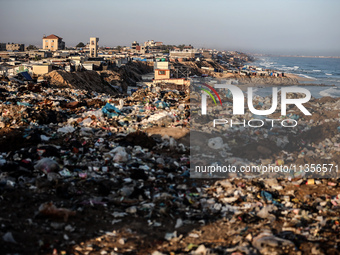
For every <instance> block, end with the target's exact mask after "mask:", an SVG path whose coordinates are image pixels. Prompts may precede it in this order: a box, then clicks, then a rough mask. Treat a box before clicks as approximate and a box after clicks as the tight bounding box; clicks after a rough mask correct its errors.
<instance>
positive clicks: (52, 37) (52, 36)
mask: <svg viewBox="0 0 340 255" xmlns="http://www.w3.org/2000/svg"><path fill="white" fill-rule="evenodd" d="M43 39H63V38H61V37H59V36H56V35H54V34H51V35H49V36H45V37H43Z"/></svg>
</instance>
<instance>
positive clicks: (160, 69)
mask: <svg viewBox="0 0 340 255" xmlns="http://www.w3.org/2000/svg"><path fill="white" fill-rule="evenodd" d="M154 73H155V80H163V79H170V69H169V62H155V63H154Z"/></svg>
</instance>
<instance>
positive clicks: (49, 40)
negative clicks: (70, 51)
mask: <svg viewBox="0 0 340 255" xmlns="http://www.w3.org/2000/svg"><path fill="white" fill-rule="evenodd" d="M42 40H43V50H50V51H57V50H64V49H65V42H63V38H61V37H59V36H56V35H54V34H52V35H49V36H44V37H43V38H42Z"/></svg>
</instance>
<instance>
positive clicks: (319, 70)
mask: <svg viewBox="0 0 340 255" xmlns="http://www.w3.org/2000/svg"><path fill="white" fill-rule="evenodd" d="M313 72H317V73H318V72H321V70H313Z"/></svg>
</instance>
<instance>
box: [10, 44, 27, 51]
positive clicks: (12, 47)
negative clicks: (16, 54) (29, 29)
mask: <svg viewBox="0 0 340 255" xmlns="http://www.w3.org/2000/svg"><path fill="white" fill-rule="evenodd" d="M6 50H7V51H25V44H21V43H7V44H6Z"/></svg>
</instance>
